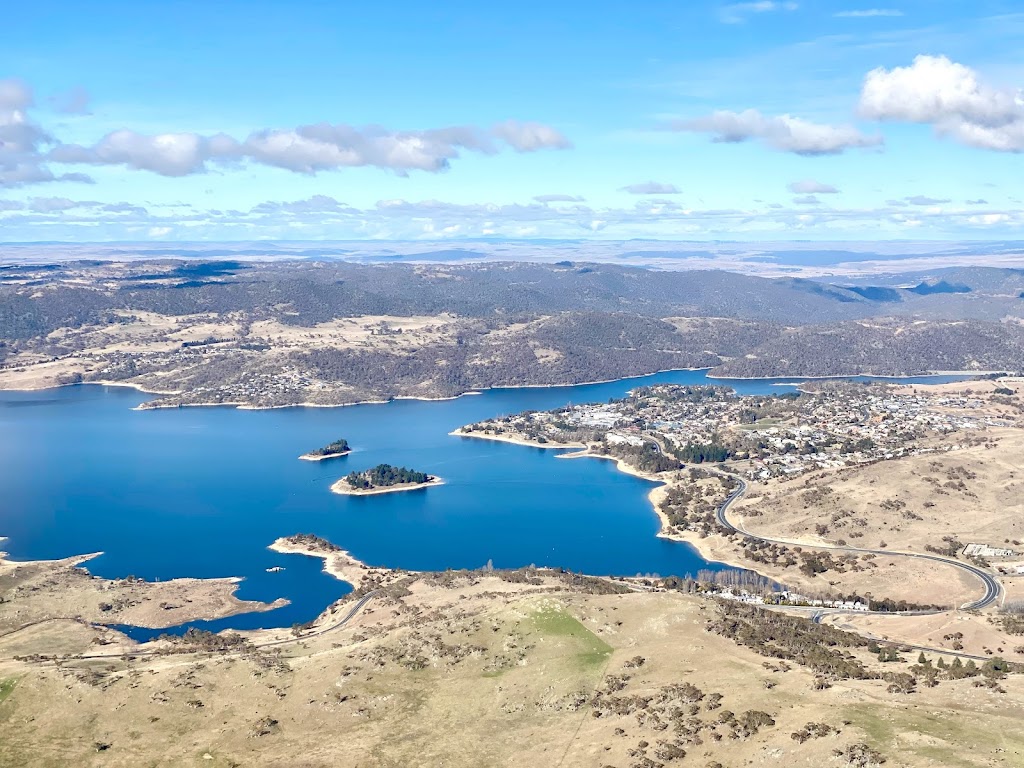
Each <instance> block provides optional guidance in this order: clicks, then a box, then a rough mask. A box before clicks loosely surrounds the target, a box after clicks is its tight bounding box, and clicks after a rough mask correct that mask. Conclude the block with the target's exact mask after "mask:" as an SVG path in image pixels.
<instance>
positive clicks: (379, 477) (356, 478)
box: [345, 464, 430, 490]
mask: <svg viewBox="0 0 1024 768" xmlns="http://www.w3.org/2000/svg"><path fill="white" fill-rule="evenodd" d="M429 480H430V475H428V474H426V473H425V472H417V471H416V470H414V469H406V468H405V467H393V466H391V465H390V464H378V465H377V466H376V467H373V468H372V469H367V470H365V471H363V472H352V473H350V474H349V475H347V476H346V477H345V482H346V483H348V484H349V485H350V486H351V487H352V488H354V489H356V490H370V489H371V488H389V487H391V486H393V485H407V484H412V483H415V484H420V483H426V482H428V481H429Z"/></svg>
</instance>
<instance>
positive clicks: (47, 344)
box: [0, 259, 1024, 404]
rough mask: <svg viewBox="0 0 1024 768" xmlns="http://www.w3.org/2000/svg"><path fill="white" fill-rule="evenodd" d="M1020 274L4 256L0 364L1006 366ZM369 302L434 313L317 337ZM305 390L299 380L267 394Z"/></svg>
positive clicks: (410, 378)
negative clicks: (385, 327)
mask: <svg viewBox="0 0 1024 768" xmlns="http://www.w3.org/2000/svg"><path fill="white" fill-rule="evenodd" d="M1022 293H1024V270H1018V269H993V268H978V267H971V268H959V269H944V270H939V271H936V272H934V273H927V274H921V273H913V274H907V275H893V276H889V277H888V278H886V279H885V280H878V281H874V282H870V283H868V282H865V281H856V282H850V283H844V284H840V283H838V282H826V281H821V280H808V279H803V278H792V277H781V278H764V277H755V276H751V275H741V274H735V273H731V272H723V271H719V270H691V271H657V270H650V269H640V268H630V267H621V266H615V265H610V264H594V263H581V262H576V261H571V260H562V261H560V262H558V263H555V264H535V263H519V262H488V263H471V264H416V265H411V264H386V265H385V264H374V265H367V264H353V263H348V262H341V261H310V260H302V261H288V262H276V261H275V262H263V261H242V260H237V259H235V260H218V261H210V262H197V261H180V260H159V261H145V262H138V261H136V262H127V263H110V262H73V263H69V264H66V265H62V264H48V265H37V266H29V265H7V266H3V267H0V362H5V363H6V367H7V368H8V369H9V368H11V367H12V366H23V365H29V364H32V362H33V361H36V362H38V361H43V360H46V359H48V358H60V359H62V360H65V361H68V360H70V361H72V362H75V363H78V362H81V363H82V364H83V366H84V367H83V368H82V370H83V371H84V373H82V374H80V375H81V376H83V377H84V379H85V380H89V378H104V379H110V378H119V379H122V380H125V381H130V382H132V383H140V384H143V385H147V386H151V387H154V388H160V389H167V388H175V389H182V390H189V391H195V392H199V391H202V392H205V396H207V397H209V396H210V395H209V390H210V389H211V388H212V387H216V388H217V392H218V393H219V394H218V395H217V397H221V398H229V397H232V396H235V397H238V398H239V401H242V402H250V401H259V402H263V401H264V400H265V399H266V398H267V397H270V394H268V393H269V392H270V391H271V388H270V387H269V385H267V386H264V385H260V387H255V388H254V387H253V386H250V385H248V384H246V383H245V380H246V377H247V376H248V377H250V378H251V376H253V375H256V374H257V373H258V374H259V376H261V377H263V378H264V379H267V380H268V381H269V380H271V379H272V377H273V376H274V371H275V370H277V368H278V367H282V366H284V367H289V368H290V369H292V368H294V369H295V370H297V371H298V373H297V374H296V376H298V379H299V380H300V381H305V380H307V379H308V380H310V381H316V382H318V385H317V386H319V390H318V391H317V397H320V398H326V399H327V400H328V401H331V402H333V401H340V402H348V401H352V400H355V399H370V398H379V397H390V396H396V395H406V394H416V395H421V396H441V395H452V394H458V393H459V392H464V391H467V390H470V389H473V388H478V387H485V386H499V385H506V386H507V385H514V384H569V383H577V382H581V381H593V380H599V379H608V378H616V377H620V376H631V375H637V374H643V373H650V372H653V371H656V370H659V369H664V368H687V367H709V368H714V371H715V373H716V374H720V375H725V376H823V375H840V374H856V373H875V374H887V375H901V374H918V373H925V372H928V371H943V370H978V371H988V370H1010V371H1020V370H1024V325H1022V323H1024V298H1022ZM378 317H382V318H387V317H392V318H395V317H397V318H401V317H419V318H424V317H426V318H438V319H439V320H438V324H439V328H441V327H442V326H443V328H442V329H441V330H439V331H438V333H436V334H434V335H431V336H429V339H428V340H425V341H423V342H422V343H416V344H411V343H408V342H405V343H403V344H401V345H396V341H395V339H394V338H393V337H389V336H388V335H387V333H385V334H384V335H382V336H375V335H371V336H369V337H367V338H365V339H363V340H361V341H359V342H358V343H353V344H348V343H346V344H337V343H333V342H331V343H328V342H324V343H323V344H318V343H317V342H316V341H315V340H316V338H318V336H319V331H318V330H317V328H318V326H321V325H322V324H325V323H330V322H332V321H336V320H338V319H339V318H341V319H344V318H378ZM159 318H168V321H169V322H168V323H167V325H168V327H170V326H172V325H175V324H177V325H178V326H179V327H180V326H182V324H183V323H184V324H186V325H189V326H190V327H201V328H208V329H209V330H208V333H209V336H210V338H209V339H207V340H203V339H202V338H198V339H194V340H191V341H187V342H183V343H182V344H181V347H182V349H183V350H185V351H182V352H180V353H175V354H171V353H169V352H168V351H167V350H168V345H167V342H168V340H169V339H163V340H162V346H161V345H160V344H157V342H160V341H161V339H160V338H159V328H160V327H161V321H159ZM266 322H273V323H277V324H279V325H280V326H281V327H291V328H295V329H296V331H299V330H301V329H308V333H305V334H298V336H297V337H299V336H301V337H302V338H306V339H307V341H306V342H304V343H303V345H301V346H294V345H292V346H287V345H285V346H282V344H284V342H282V340H281V339H282V337H281V334H278V335H277V336H274V335H267V334H265V333H263V332H262V331H260V328H261V326H260V324H261V323H266ZM126 324H127V325H130V326H132V327H133V328H134V327H136V326H137V327H138V328H139V329H140V333H141V332H142V331H143V330H145V333H146V334H147V336H146V337H147V339H148V341H147V344H149V346H144V345H143V346H138V345H136V346H131V345H125V344H121V345H120V346H116V347H110V346H101V345H100V346H98V342H97V339H104V340H105V341H104V343H105V344H106V343H108V342H109V337H111V334H112V332H113V330H116V329H118V328H124V326H125V325H126ZM104 329H112V331H111V333H107V332H105V331H104ZM174 338H178V337H174ZM188 338H190V339H193V336H189V337H188ZM424 339H427V337H424ZM172 346H173V345H172ZM257 352H258V353H259V354H257ZM69 370H74V369H69ZM96 371H103V374H102V375H99V374H98V373H96ZM158 376H159V381H160V386H159V387H156V386H155V385H154V381H155V380H156V378H157V377H158ZM261 380H262V379H261ZM0 382H2V378H0ZM196 396H197V397H198V396H199V395H196ZM309 396H310V393H309V392H305V391H302V389H301V387H299V389H296V390H289V392H288V393H281V392H278V393H277V394H274V395H273V398H272V399H273V402H274V403H275V404H276V403H279V402H282V398H283V402H291V401H295V402H301V401H303V400H302V398H308V397H309ZM182 397H183V398H187V397H188V395H187V394H186V395H182ZM261 398H262V399H261Z"/></svg>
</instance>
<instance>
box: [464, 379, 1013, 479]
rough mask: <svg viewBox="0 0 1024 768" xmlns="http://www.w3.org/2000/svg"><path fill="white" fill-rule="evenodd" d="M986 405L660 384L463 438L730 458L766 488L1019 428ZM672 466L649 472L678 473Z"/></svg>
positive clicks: (871, 392)
mask: <svg viewBox="0 0 1024 768" xmlns="http://www.w3.org/2000/svg"><path fill="white" fill-rule="evenodd" d="M988 405H989V404H988V403H987V401H985V400H984V399H982V398H974V397H970V396H964V395H947V394H942V393H926V394H922V393H920V392H917V391H914V390H913V389H911V388H902V387H898V386H894V385H889V384H879V383H869V384H864V383H851V382H824V383H822V382H817V383H815V384H813V385H811V386H807V387H805V388H804V389H803V390H802V391H800V392H797V393H786V394H783V395H780V396H764V395H758V396H739V395H737V394H736V393H735V392H734V391H733V390H732V389H730V388H728V387H718V386H678V385H657V386H652V387H641V388H638V389H635V390H633V391H632V392H630V393H629V395H628V396H627V397H625V398H623V399H621V400H614V401H611V402H608V403H603V404H595V405H570V406H567V407H565V408H560V409H557V410H553V411H545V412H526V413H521V414H517V415H512V416H505V417H501V418H497V419H492V420H489V421H485V422H480V423H478V424H472V425H469V426H467V427H463V428H462V430H460V434H465V435H476V436H485V437H487V436H489V437H493V438H497V439H501V438H502V437H507V438H517V439H524V440H526V441H529V442H534V443H536V444H539V445H547V446H551V447H553V446H557V445H559V444H565V445H579V444H587V445H593V444H600V445H598V446H597V450H599V451H604V452H606V453H609V454H615V455H622V454H629V453H642V452H656V453H657V454H661V455H662V456H664V457H665V458H666V459H670V457H674V458H675V459H678V460H679V461H680V462H682V463H684V464H699V463H705V462H720V461H726V460H728V461H730V463H731V464H732V465H733V466H732V467H731V468H732V469H733V470H734V471H738V472H740V473H741V474H743V475H745V476H746V477H747V479H750V480H767V479H770V478H773V477H782V476H796V475H800V474H802V473H805V472H808V471H812V470H823V469H836V468H840V467H846V466H854V465H857V464H864V463H869V462H874V461H879V460H885V459H892V458H897V457H901V456H908V455H916V454H922V453H929V452H934V451H938V450H947V449H949V448H950V447H951V444H950V443H949V442H948V441H943V442H942V443H941V445H940V444H939V442H938V441H936V440H935V439H934V438H937V437H941V436H945V435H950V434H952V433H960V432H964V433H967V434H970V433H974V432H978V431H980V430H982V429H985V428H989V427H1010V426H1014V425H1015V424H1017V423H1018V422H1019V418H1018V417H1016V416H1008V415H1003V416H998V417H997V416H995V415H993V413H992V412H991V410H990V409H989V407H988ZM669 463H670V462H669ZM669 463H666V464H664V465H663V466H660V467H655V471H662V470H665V469H673V468H676V466H678V465H676V466H670V465H669Z"/></svg>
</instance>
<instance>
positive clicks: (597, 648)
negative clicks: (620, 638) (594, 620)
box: [532, 608, 613, 667]
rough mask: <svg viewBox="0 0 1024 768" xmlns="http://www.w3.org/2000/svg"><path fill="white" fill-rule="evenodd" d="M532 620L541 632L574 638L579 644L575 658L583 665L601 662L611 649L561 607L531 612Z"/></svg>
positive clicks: (590, 665)
mask: <svg viewBox="0 0 1024 768" xmlns="http://www.w3.org/2000/svg"><path fill="white" fill-rule="evenodd" d="M532 620H533V626H534V628H535V629H536V630H537V631H538V632H540V633H541V634H544V635H549V636H551V637H566V638H573V639H574V640H576V641H577V643H579V645H580V646H581V649H580V651H579V652H578V653H577V654H576V660H577V661H578V662H579V663H580V665H581V666H583V667H592V666H598V665H600V664H603V663H604V662H605V661H607V660H608V657H609V656H610V655H611V652H612V650H613V649H612V647H611V646H610V645H608V643H606V642H605V641H604V640H602V639H601V638H599V637H598V636H597V635H595V634H594V633H593V632H591V631H590V630H589V629H587V628H586V627H585V626H583V624H582V623H580V621H579V620H578V619H576V618H575V617H574V616H572V615H571V614H569V613H568V612H566V611H565V610H564V609H562V608H542V609H541V610H538V611H537V612H536V613H534V614H533V617H532Z"/></svg>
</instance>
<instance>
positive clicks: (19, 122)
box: [0, 79, 572, 187]
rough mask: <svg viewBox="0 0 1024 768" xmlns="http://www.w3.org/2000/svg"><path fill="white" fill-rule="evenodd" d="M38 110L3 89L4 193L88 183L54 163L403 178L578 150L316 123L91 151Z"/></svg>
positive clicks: (62, 103) (452, 132) (122, 135)
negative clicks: (354, 172) (455, 163)
mask: <svg viewBox="0 0 1024 768" xmlns="http://www.w3.org/2000/svg"><path fill="white" fill-rule="evenodd" d="M54 101H55V102H56V103H57V105H58V109H60V110H61V111H64V112H68V113H76V114H81V113H84V112H85V111H86V110H87V107H88V94H87V93H86V92H85V91H84V89H81V88H78V89H73V90H72V91H71V92H69V93H67V94H64V95H62V96H60V97H56V98H55V99H54ZM32 105H33V97H32V91H31V89H30V88H29V87H28V86H27V85H25V84H24V83H22V82H21V81H19V80H13V79H8V80H0V187H2V186H6V187H13V186H20V185H23V184H33V183H39V182H44V181H58V180H62V181H81V182H91V181H92V179H90V178H89V177H88V176H85V175H84V174H81V173H65V174H63V175H61V176H56V175H55V174H54V173H53V171H52V170H51V169H50V167H49V166H50V164H51V163H60V164H64V165H112V166H123V167H126V168H130V169H133V170H141V171H149V172H152V173H156V174H160V175H161V176H172V177H173V176H188V175H191V174H195V173H204V172H206V171H208V170H209V169H210V165H211V164H216V165H222V166H224V165H228V166H230V165H233V164H239V163H242V162H250V163H257V164H260V165H267V166H272V167H275V168H282V169H285V170H289V171H292V172H295V173H305V174H315V173H318V172H320V171H328V170H336V169H340V168H348V167H356V166H372V167H377V168H385V169H389V170H392V171H395V172H396V173H398V174H400V175H405V174H407V173H409V172H410V171H428V172H436V171H442V170H445V169H446V168H448V165H449V162H450V161H451V160H453V159H454V158H457V157H459V156H460V153H462V152H464V151H466V152H478V153H481V154H494V153H496V152H498V151H499V149H500V148H501V147H502V146H507V147H509V148H511V149H513V150H514V151H516V152H537V151H540V150H545V149H567V148H569V147H571V146H572V145H571V143H570V142H569V140H568V139H567V138H566V137H565V136H564V135H563V134H562V133H561V132H559V131H558V130H557V129H555V128H553V127H551V126H549V125H544V124H542V123H537V122H522V121H518V120H507V121H505V122H502V123H498V124H496V125H494V126H492V127H491V128H490V129H489V130H484V129H481V128H476V127H473V126H451V127H446V128H435V129H427V130H418V131H396V130H390V129H387V128H383V127H380V126H367V127H363V128H356V127H353V126H350V125H344V124H331V123H316V124H311V125H302V126H298V127H297V128H289V129H275V130H261V131H255V132H253V133H251V134H249V136H248V137H246V138H245V139H237V138H235V137H232V136H228V135H226V134H224V133H216V134H211V135H203V134H199V133H192V132H177V133H170V132H168V133H156V134H144V133H139V132H137V131H134V130H131V129H128V128H124V129H120V130H116V131H112V132H110V133H108V134H106V135H105V136H103V137H102V138H100V139H99V140H98V141H96V142H95V143H92V144H88V143H86V144H64V143H61V142H60V141H58V140H57V139H55V138H54V137H52V136H51V135H50V134H49V133H47V132H46V131H45V130H44V129H43V128H42V127H41V126H40V125H39V124H38V123H36V122H35V121H34V120H32V119H31V117H30V116H29V109H30V108H31V107H32Z"/></svg>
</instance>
